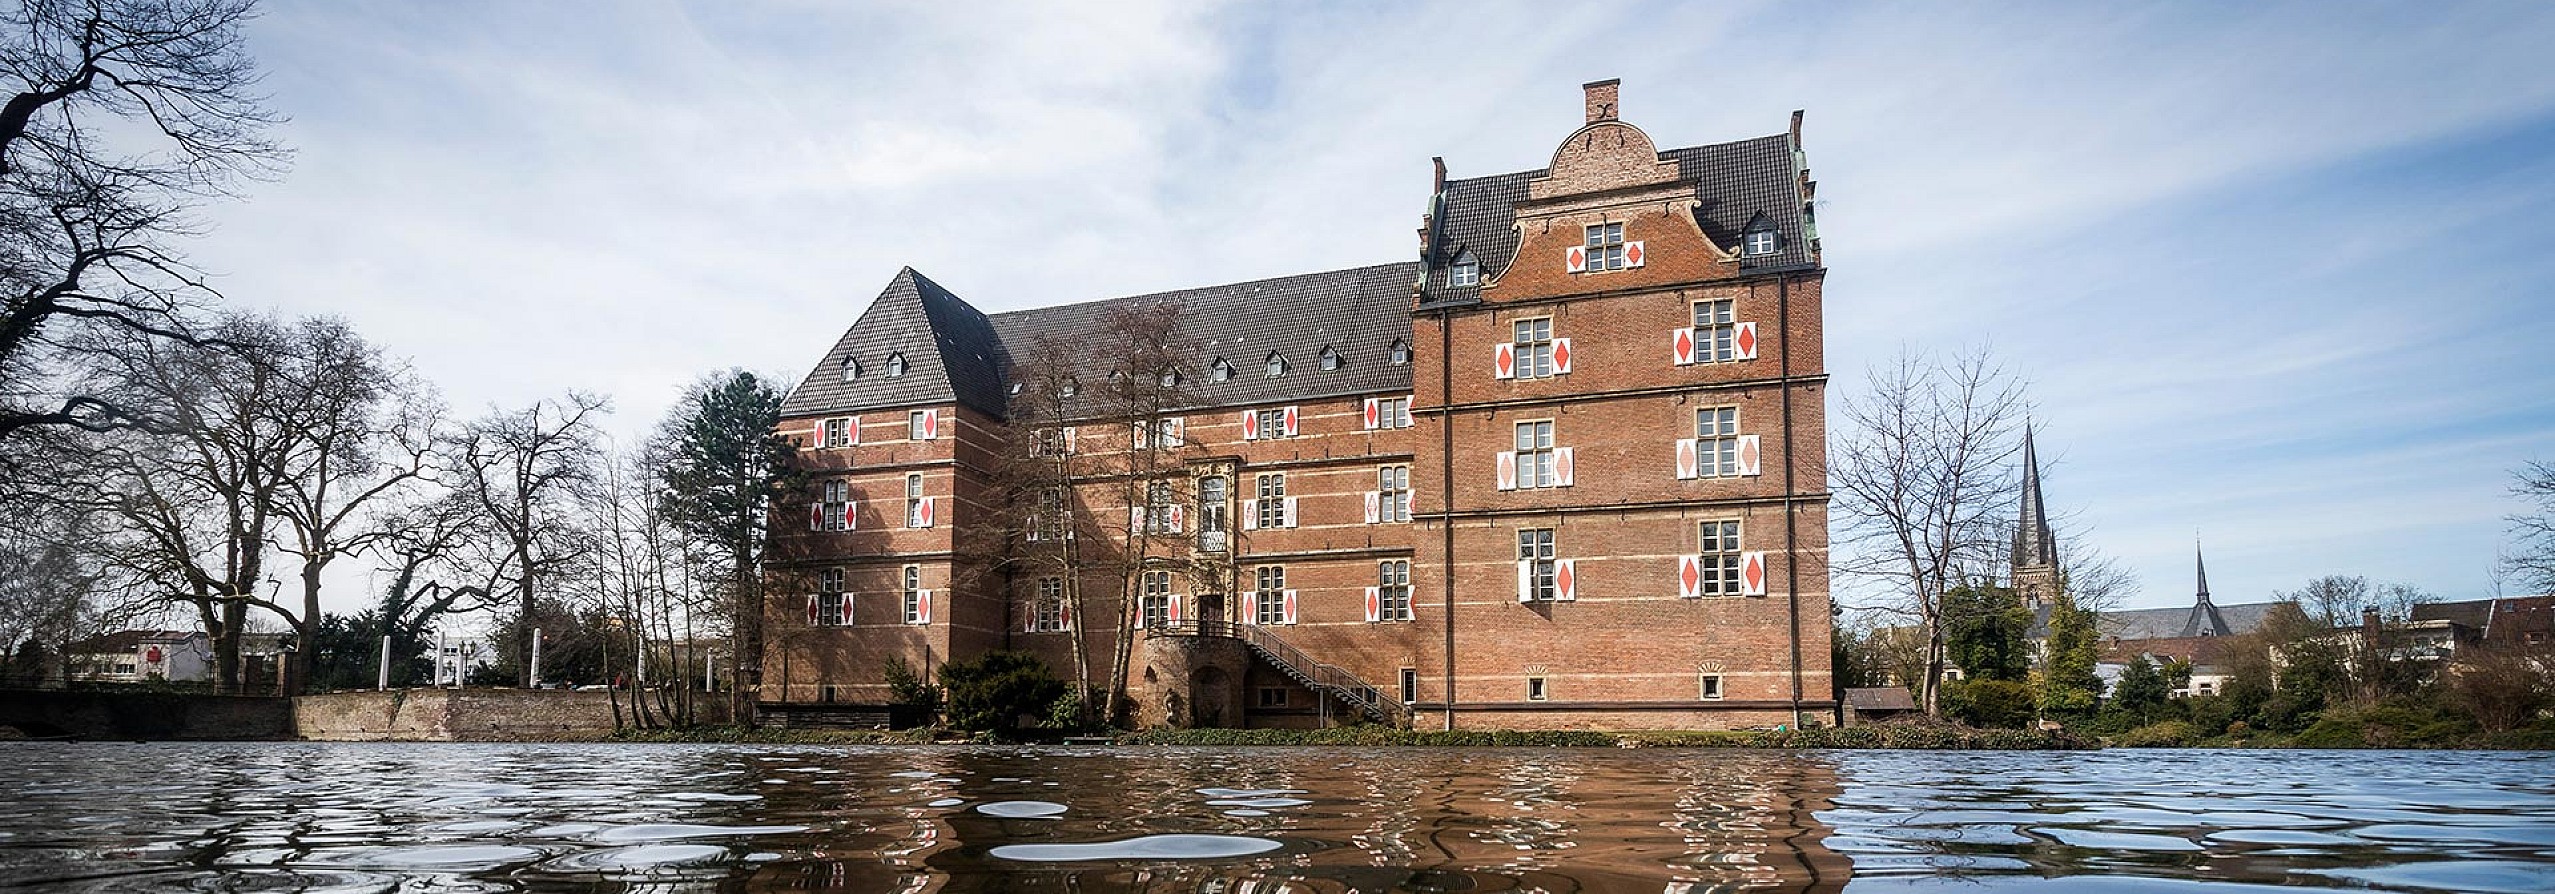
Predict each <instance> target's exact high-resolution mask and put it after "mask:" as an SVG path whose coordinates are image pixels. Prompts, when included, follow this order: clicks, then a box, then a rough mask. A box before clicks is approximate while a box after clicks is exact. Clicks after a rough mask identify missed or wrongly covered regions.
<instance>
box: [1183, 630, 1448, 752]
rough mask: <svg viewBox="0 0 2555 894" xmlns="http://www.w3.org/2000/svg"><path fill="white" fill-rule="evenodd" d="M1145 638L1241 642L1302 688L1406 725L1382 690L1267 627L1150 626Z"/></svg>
mask: <svg viewBox="0 0 2555 894" xmlns="http://www.w3.org/2000/svg"><path fill="white" fill-rule="evenodd" d="M1147 635H1150V636H1211V637H1218V638H1222V639H1237V640H1241V641H1242V643H1243V644H1244V645H1247V646H1249V647H1251V651H1253V652H1255V653H1257V654H1258V655H1259V656H1260V657H1261V658H1262V659H1263V660H1266V661H1267V662H1268V663H1269V664H1270V665H1272V666H1275V667H1276V668H1277V669H1278V670H1279V671H1281V672H1283V673H1285V674H1286V675H1287V676H1288V677H1290V678H1292V679H1294V680H1295V682H1297V683H1299V684H1302V685H1303V686H1304V687H1305V688H1307V689H1311V690H1313V691H1315V692H1320V693H1325V694H1327V695H1329V696H1331V697H1332V698H1336V699H1339V700H1340V701H1342V702H1345V703H1347V704H1348V705H1349V706H1350V707H1354V708H1356V709H1357V710H1358V712H1359V713H1362V714H1365V715H1366V716H1368V717H1371V718H1374V719H1376V720H1378V721H1382V722H1384V723H1390V724H1393V725H1395V726H1408V725H1409V722H1410V718H1409V711H1408V710H1407V709H1406V708H1405V707H1404V706H1403V705H1402V704H1401V703H1400V702H1397V701H1393V700H1391V699H1387V698H1385V697H1384V695H1383V692H1382V691H1381V690H1378V689H1376V688H1375V687H1374V686H1372V685H1369V684H1368V683H1367V682H1366V681H1365V680H1362V679H1359V678H1358V676H1357V675H1356V674H1352V673H1349V672H1348V671H1347V670H1346V669H1344V668H1341V667H1339V666H1338V665H1332V664H1324V663H1322V662H1320V661H1316V660H1314V658H1313V656H1311V655H1307V654H1305V653H1304V650H1302V649H1298V648H1296V647H1295V646H1293V645H1291V644H1289V643H1287V641H1286V640H1283V639H1279V638H1278V636H1277V634H1275V633H1272V632H1270V631H1269V629H1268V628H1266V627H1262V626H1259V625H1257V624H1237V623H1234V622H1232V621H1173V622H1169V623H1164V624H1156V625H1153V626H1152V627H1150V628H1148V630H1147Z"/></svg>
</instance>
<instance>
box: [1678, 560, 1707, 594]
mask: <svg viewBox="0 0 2555 894" xmlns="http://www.w3.org/2000/svg"><path fill="white" fill-rule="evenodd" d="M1702 595H1703V559H1702V558H1701V557H1699V556H1678V557H1677V598H1679V599H1695V598H1699V597H1701V596H1702Z"/></svg>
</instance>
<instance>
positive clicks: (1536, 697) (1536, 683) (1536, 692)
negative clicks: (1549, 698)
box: [1526, 677, 1547, 702]
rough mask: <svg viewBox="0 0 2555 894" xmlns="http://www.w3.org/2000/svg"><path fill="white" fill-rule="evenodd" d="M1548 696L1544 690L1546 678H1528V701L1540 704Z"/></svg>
mask: <svg viewBox="0 0 2555 894" xmlns="http://www.w3.org/2000/svg"><path fill="white" fill-rule="evenodd" d="M1546 694H1547V693H1546V691H1545V689H1544V678H1542V677H1527V678H1526V700H1527V701H1530V702H1539V701H1543V700H1544V697H1545V695H1546Z"/></svg>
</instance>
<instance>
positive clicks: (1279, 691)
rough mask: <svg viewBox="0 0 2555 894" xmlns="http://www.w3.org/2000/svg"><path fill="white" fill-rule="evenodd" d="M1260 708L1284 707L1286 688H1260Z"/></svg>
mask: <svg viewBox="0 0 2555 894" xmlns="http://www.w3.org/2000/svg"><path fill="white" fill-rule="evenodd" d="M1260 707H1263V708H1283V707H1286V688H1285V687H1282V686H1262V687H1260Z"/></svg>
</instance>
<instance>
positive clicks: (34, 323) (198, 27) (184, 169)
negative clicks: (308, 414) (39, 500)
mask: <svg viewBox="0 0 2555 894" xmlns="http://www.w3.org/2000/svg"><path fill="white" fill-rule="evenodd" d="M16 6H17V8H16V9H15V10H12V11H10V12H7V13H0V69H5V71H6V72H7V75H8V77H9V79H10V85H9V86H8V87H0V91H6V92H7V93H8V99H7V101H6V103H5V104H0V298H4V299H5V307H4V308H0V311H5V312H0V380H4V381H6V382H7V383H8V385H7V387H6V388H5V389H0V441H5V440H8V439H9V438H10V437H11V436H12V435H13V434H15V433H17V432H20V431H23V430H25V429H27V428H30V427H39V426H75V427H80V428H86V429H90V430H94V431H107V430H114V429H118V428H123V427H128V426H133V425H136V424H143V423H144V420H143V419H142V417H140V416H139V415H138V409H137V408H135V407H130V406H124V405H121V404H118V403H117V402H116V401H115V400H114V399H112V398H110V397H108V396H106V395H102V394H96V393H89V392H81V391H77V390H68V391H66V390H64V389H65V387H66V386H71V385H75V384H77V383H80V382H83V381H90V378H89V377H87V376H84V375H81V372H82V370H83V369H85V368H87V366H88V364H86V363H77V362H74V363H66V361H78V360H81V359H82V358H89V357H90V356H91V355H90V353H89V352H90V351H91V350H93V349H96V348H98V347H101V346H105V345H111V344H115V343H117V342H118V341H120V340H118V339H106V340H91V339H82V338H79V337H77V336H78V335H79V333H82V332H87V331H95V330H101V329H103V330H107V331H112V332H117V333H122V334H125V335H128V336H137V337H143V338H150V339H172V340H176V341H180V342H195V341H198V340H199V338H198V336H197V335H196V334H195V332H194V331H193V330H194V323H193V321H192V320H191V319H190V317H189V315H188V311H189V310H190V308H191V306H192V305H193V303H194V302H195V299H197V298H200V297H203V296H207V295H210V294H211V293H210V291H209V290H207V289H205V288H203V285H202V283H201V282H200V280H199V278H198V277H196V276H195V275H193V273H192V272H191V271H190V270H189V269H188V267H187V266H186V264H185V263H184V262H183V261H182V260H181V259H179V258H178V257H177V256H176V255H175V254H174V253H173V252H171V251H169V250H168V249H167V248H166V246H165V245H164V244H163V240H164V239H165V238H166V237H169V236H173V235H183V234H185V233H186V232H187V231H188V229H189V227H188V226H187V224H186V221H185V217H184V211H185V209H186V206H187V204H188V202H189V201H190V200H194V199H201V198H204V197H208V196H214V195H220V194H224V193H226V192H227V191H228V189H229V187H230V185H231V184H232V183H233V182H234V181H235V179H236V178H238V177H240V176H243V175H246V176H258V175H262V174H265V173H268V172H270V171H272V170H275V169H277V168H278V167H280V165H281V164H282V162H283V160H284V152H283V151H282V150H281V149H280V148H279V147H277V146H276V145H275V144H273V143H271V142H268V141H267V140H266V139H265V137H264V135H263V134H264V131H265V129H266V127H267V125H269V124H270V123H272V121H273V120H274V119H273V116H271V115H270V114H269V113H268V112H267V111H266V110H265V109H264V108H263V99H262V98H261V97H259V96H257V95H255V94H254V93H253V92H252V91H253V90H254V89H255V86H256V83H257V74H256V70H255V67H254V65H253V64H252V63H251V62H250V60H249V58H248V57H247V55H246V54H245V53H244V52H243V50H242V40H241V35H240V29H241V26H242V25H243V24H244V23H245V22H246V21H247V20H248V19H249V18H250V15H251V12H252V9H253V3H252V2H250V0H21V2H20V3H18V4H16ZM66 323H67V324H70V325H65V324H66ZM65 366H69V367H76V368H69V369H66V368H64V367H65Z"/></svg>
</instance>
